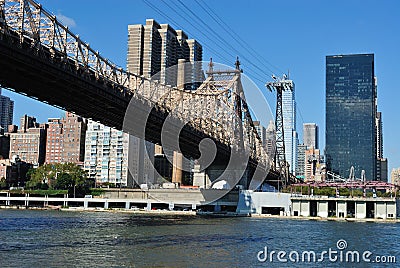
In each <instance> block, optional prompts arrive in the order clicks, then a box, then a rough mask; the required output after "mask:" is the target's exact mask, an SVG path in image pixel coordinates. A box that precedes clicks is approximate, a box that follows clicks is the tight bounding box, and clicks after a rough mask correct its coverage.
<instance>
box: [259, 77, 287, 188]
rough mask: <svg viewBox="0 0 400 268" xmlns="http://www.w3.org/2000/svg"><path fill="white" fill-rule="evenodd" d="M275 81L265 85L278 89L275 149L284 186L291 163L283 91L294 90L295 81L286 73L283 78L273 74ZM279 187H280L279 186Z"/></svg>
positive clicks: (277, 164) (277, 165) (271, 88)
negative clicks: (287, 157) (285, 130)
mask: <svg viewBox="0 0 400 268" xmlns="http://www.w3.org/2000/svg"><path fill="white" fill-rule="evenodd" d="M272 79H273V80H274V81H273V82H268V83H266V84H265V86H266V87H267V88H268V89H269V91H271V92H272V91H273V90H275V91H276V119H275V128H276V151H275V165H276V167H278V168H279V173H280V178H279V181H282V183H283V185H282V186H283V187H284V186H286V185H287V184H288V183H289V176H290V174H289V163H288V162H287V161H286V155H285V138H284V136H285V134H284V128H283V109H282V92H283V91H285V90H291V91H293V86H294V85H293V81H292V80H289V79H288V78H287V76H286V75H283V78H277V77H276V76H275V75H272ZM278 188H279V187H278Z"/></svg>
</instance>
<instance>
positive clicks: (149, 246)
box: [0, 210, 400, 267]
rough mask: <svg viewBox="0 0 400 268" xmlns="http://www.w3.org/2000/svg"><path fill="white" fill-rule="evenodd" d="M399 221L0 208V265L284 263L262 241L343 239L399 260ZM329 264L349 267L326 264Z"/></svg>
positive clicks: (310, 243)
mask: <svg viewBox="0 0 400 268" xmlns="http://www.w3.org/2000/svg"><path fill="white" fill-rule="evenodd" d="M399 226H400V225H399V224H391V223H384V224H382V223H345V222H343V223H342V222H322V221H300V220H299V221H297V220H278V219H254V218H222V219H221V218H220V219H209V218H208V219H204V218H198V217H195V216H176V215H171V216H159V215H155V216H143V215H134V214H123V213H111V212H110V213H109V212H101V213H95V212H60V211H18V210H0V241H1V242H0V267H62V266H64V267H149V266H151V267H154V266H156V267H267V266H268V267H271V266H273V267H282V266H284V265H282V263H272V264H271V263H259V262H258V260H257V252H259V251H260V250H263V248H264V247H265V246H268V248H270V249H271V250H285V251H291V250H297V251H303V250H314V251H323V250H327V249H328V248H329V247H331V248H335V247H336V241H337V240H339V239H345V240H346V241H347V243H348V246H349V248H352V249H357V250H359V251H363V250H370V251H373V252H374V253H376V254H381V255H395V256H398V259H399V261H400V247H399V246H398V241H400V227H399ZM328 265H329V266H331V267H332V266H336V267H342V266H346V265H344V264H343V263H342V264H332V263H325V264H324V265H321V267H322V266H325V267H326V266H328ZM353 265H354V264H353ZM363 265H364V266H365V264H363ZM286 266H291V267H294V265H293V264H290V265H289V264H286ZM313 266H315V264H314V265H313ZM348 267H351V265H350V264H349V265H348ZM360 267H362V266H360ZM370 267H372V266H370ZM380 267H385V266H382V265H380ZM386 267H394V266H393V265H392V266H390V265H387V266H386Z"/></svg>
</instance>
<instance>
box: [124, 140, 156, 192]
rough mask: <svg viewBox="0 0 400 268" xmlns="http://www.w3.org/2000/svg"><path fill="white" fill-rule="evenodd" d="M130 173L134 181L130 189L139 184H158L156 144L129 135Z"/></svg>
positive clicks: (131, 181) (129, 184)
mask: <svg viewBox="0 0 400 268" xmlns="http://www.w3.org/2000/svg"><path fill="white" fill-rule="evenodd" d="M128 154H129V172H130V174H129V175H130V176H131V177H132V180H130V181H129V182H128V187H133V186H134V184H135V183H137V184H148V185H149V186H150V185H152V184H157V183H158V181H157V179H158V178H155V177H154V173H155V169H154V165H153V163H154V144H152V143H150V142H148V141H145V140H142V139H139V138H136V137H134V136H132V135H129V153H128Z"/></svg>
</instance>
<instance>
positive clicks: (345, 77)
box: [325, 54, 377, 180]
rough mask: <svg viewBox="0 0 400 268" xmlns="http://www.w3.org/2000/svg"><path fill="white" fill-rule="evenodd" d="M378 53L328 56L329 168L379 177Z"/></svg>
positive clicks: (327, 141)
mask: <svg viewBox="0 0 400 268" xmlns="http://www.w3.org/2000/svg"><path fill="white" fill-rule="evenodd" d="M375 118H376V87H375V75H374V54H357V55H337V56H327V57H326V152H325V155H326V159H327V165H328V169H329V170H331V171H333V172H335V173H337V174H339V175H341V176H343V177H349V173H350V168H351V166H354V172H355V176H356V177H358V178H360V177H361V172H362V170H365V176H366V179H367V180H375V178H376V150H377V147H376V146H377V145H376V127H375Z"/></svg>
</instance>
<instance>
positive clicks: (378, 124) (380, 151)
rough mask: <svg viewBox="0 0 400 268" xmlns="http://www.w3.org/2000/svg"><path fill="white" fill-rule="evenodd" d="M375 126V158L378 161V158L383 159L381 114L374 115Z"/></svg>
mask: <svg viewBox="0 0 400 268" xmlns="http://www.w3.org/2000/svg"><path fill="white" fill-rule="evenodd" d="M375 125H376V157H377V158H378V159H379V158H383V127H382V126H383V123H382V112H377V113H376V118H375Z"/></svg>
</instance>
